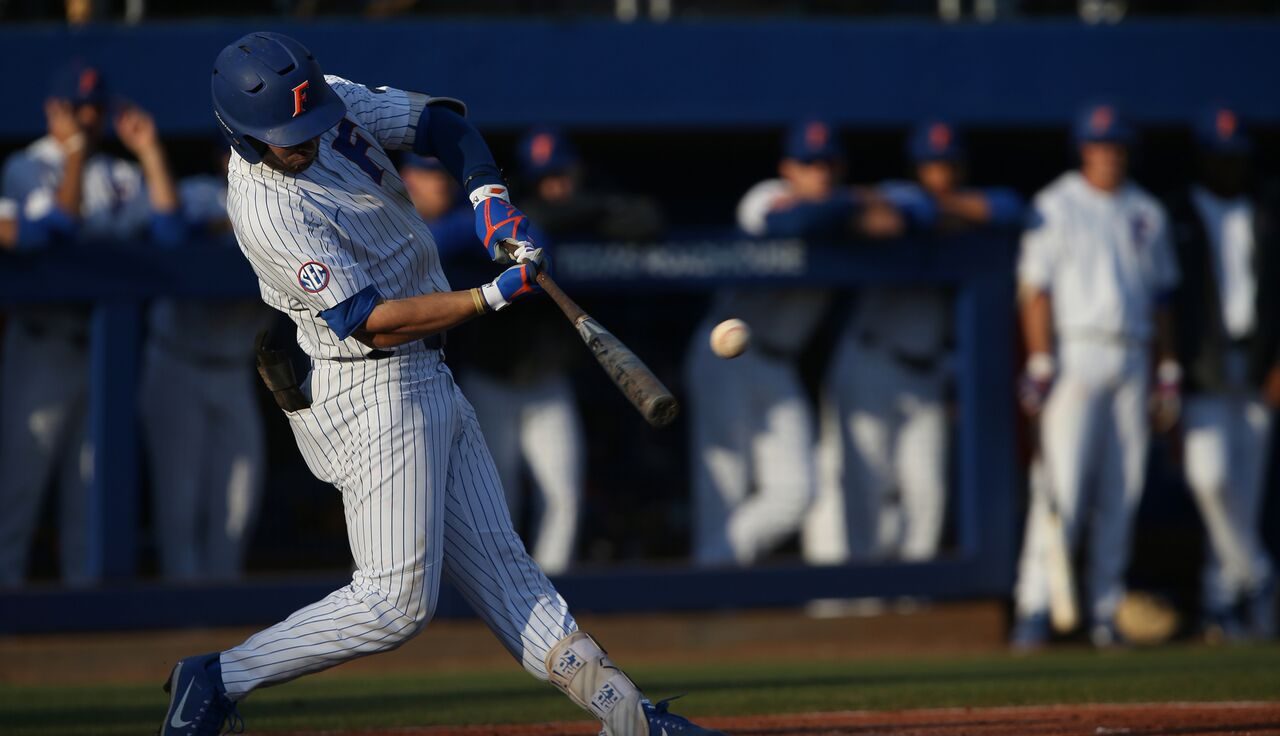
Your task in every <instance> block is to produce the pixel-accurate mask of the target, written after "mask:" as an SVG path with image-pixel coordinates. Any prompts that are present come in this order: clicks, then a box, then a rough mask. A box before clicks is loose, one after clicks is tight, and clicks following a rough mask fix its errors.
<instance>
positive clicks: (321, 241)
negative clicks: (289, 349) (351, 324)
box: [227, 75, 449, 358]
mask: <svg viewBox="0 0 1280 736" xmlns="http://www.w3.org/2000/svg"><path fill="white" fill-rule="evenodd" d="M325 80H326V81H327V82H328V83H329V86H330V87H332V88H333V90H334V92H336V93H337V94H338V96H340V97H341V98H342V100H343V102H345V103H346V106H347V116H346V119H344V120H343V121H342V123H340V124H339V125H337V126H335V127H334V128H332V129H330V130H329V131H327V132H325V133H324V134H323V135H322V136H320V151H319V154H318V155H317V157H316V160H315V161H314V162H313V163H312V164H311V166H310V167H308V168H307V170H306V171H303V172H302V173H301V174H298V175H296V176H292V175H287V174H283V173H281V172H278V171H275V170H274V169H271V168H270V167H268V166H267V165H266V164H262V163H259V164H249V163H248V162H247V161H245V160H244V159H243V158H241V157H240V156H238V155H234V154H233V155H232V158H231V164H230V167H229V171H228V174H227V182H228V193H227V210H228V214H229V215H230V217H231V223H232V226H233V227H234V228H235V233H236V239H237V240H238V241H239V242H240V249H241V250H242V251H244V254H245V256H246V257H247V258H248V259H249V262H250V263H251V264H253V270H254V271H255V272H256V273H257V275H258V280H259V285H260V288H261V291H262V298H263V301H265V302H266V303H267V304H269V305H271V306H272V307H274V308H276V309H278V310H280V311H282V312H284V313H285V314H287V315H289V317H290V318H291V319H292V320H293V321H294V322H295V323H297V325H298V344H299V345H301V346H302V349H303V350H305V351H306V352H307V354H308V355H310V356H312V357H313V358H344V357H360V356H363V355H366V354H367V353H368V352H369V348H368V347H366V346H365V345H363V344H362V343H360V342H359V341H357V340H355V339H354V338H347V339H346V340H339V339H338V336H337V335H336V334H335V333H334V332H333V330H332V329H330V327H329V325H328V323H326V322H325V320H324V319H323V318H322V317H320V312H322V311H324V310H326V309H329V308H331V307H334V306H336V305H338V304H340V303H341V302H343V301H345V300H347V299H348V298H350V297H352V296H354V295H355V294H357V293H359V292H360V291H361V290H363V289H365V288H366V287H369V286H373V287H375V288H376V289H377V290H378V293H379V294H380V295H381V296H382V297H383V298H384V299H398V298H404V297H410V296H415V295H418V294H426V293H431V292H437V291H448V290H449V282H448V281H447V280H446V279H445V275H444V272H443V271H442V270H441V268H440V257H439V255H438V254H437V252H436V246H435V240H434V239H433V238H432V236H431V231H430V230H428V229H427V226H426V225H425V224H424V223H423V222H422V218H420V217H419V216H418V214H417V211H416V210H415V209H414V207H413V202H412V201H410V199H409V195H408V193H407V192H406V191H405V187H404V182H403V181H401V179H400V175H399V174H398V173H397V172H396V167H395V166H394V165H393V164H392V163H391V160H390V159H389V158H388V157H387V152H386V149H388V148H392V149H395V148H405V147H408V146H410V145H412V143H413V138H414V136H415V135H416V133H415V128H414V125H415V124H416V123H417V121H418V116H419V115H420V114H421V112H422V107H421V104H422V103H421V101H419V103H418V104H417V105H414V104H413V102H412V101H411V100H412V98H411V97H410V96H409V95H407V94H406V93H405V92H403V91H401V90H398V89H392V88H387V87H381V88H377V89H369V88H368V87H365V86H364V85H361V84H356V83H355V82H350V81H347V80H345V79H342V78H341V77H335V76H332V75H327V76H326V77H325ZM427 104H430V103H427Z"/></svg>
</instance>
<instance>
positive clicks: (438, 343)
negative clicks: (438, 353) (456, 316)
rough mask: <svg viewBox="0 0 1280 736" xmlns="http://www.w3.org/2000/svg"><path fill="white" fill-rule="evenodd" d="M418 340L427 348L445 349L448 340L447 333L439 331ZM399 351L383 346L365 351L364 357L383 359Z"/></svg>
mask: <svg viewBox="0 0 1280 736" xmlns="http://www.w3.org/2000/svg"><path fill="white" fill-rule="evenodd" d="M418 342H420V343H421V344H422V347H424V348H426V349H427V350H444V344H445V342H446V340H445V333H443V332H437V333H436V334H434V335H427V336H426V337H424V338H422V339H421V340H419V341H418ZM413 344H414V343H409V344H408V345H413ZM408 345H406V347H408ZM397 352H398V351H396V350H383V349H381V348H375V349H373V350H370V351H369V352H368V353H365V356H364V357H366V358H368V359H369V360H383V359H384V358H390V357H391V356H393V355H395V354H396V353H397Z"/></svg>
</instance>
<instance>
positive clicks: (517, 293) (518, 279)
mask: <svg viewBox="0 0 1280 736" xmlns="http://www.w3.org/2000/svg"><path fill="white" fill-rule="evenodd" d="M541 292H542V287H541V286H539V285H538V266H537V264H535V263H518V264H516V265H514V266H512V267H511V268H508V269H507V270H505V271H503V272H502V273H500V274H498V278H496V279H494V280H493V281H490V282H489V283H487V284H485V285H484V286H481V287H480V296H481V298H482V299H484V304H485V307H486V308H487V309H488V311H490V312H497V311H500V310H502V309H504V308H505V307H507V305H509V304H511V303H512V302H515V301H518V300H520V299H523V298H525V297H527V296H530V295H532V294H538V293H541Z"/></svg>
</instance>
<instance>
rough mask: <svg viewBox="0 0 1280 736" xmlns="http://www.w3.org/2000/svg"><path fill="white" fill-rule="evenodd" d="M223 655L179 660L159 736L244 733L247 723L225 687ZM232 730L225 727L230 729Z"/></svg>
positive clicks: (167, 689)
mask: <svg viewBox="0 0 1280 736" xmlns="http://www.w3.org/2000/svg"><path fill="white" fill-rule="evenodd" d="M220 656H221V652H213V653H212V654H201V655H199V656H197V657H187V658H186V659H182V660H178V663H177V664H176V665H174V666H173V672H171V673H170V674H169V680H168V682H166V683H165V684H164V691H165V692H166V693H169V710H168V711H167V712H166V713H165V714H164V723H162V724H160V730H159V731H157V732H156V733H157V736H218V734H221V733H243V732H244V722H243V721H241V720H240V714H239V713H238V712H236V704H235V703H233V702H232V701H231V700H230V699H229V698H228V697H227V694H226V691H225V690H224V689H223V687H222V666H221V663H220V662H219V657H220ZM228 723H229V730H228V731H225V732H224V731H223V730H222V727H223V726H224V725H228Z"/></svg>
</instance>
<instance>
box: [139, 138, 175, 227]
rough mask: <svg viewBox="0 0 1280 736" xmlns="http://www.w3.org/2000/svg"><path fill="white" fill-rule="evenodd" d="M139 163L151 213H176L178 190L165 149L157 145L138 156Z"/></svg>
mask: <svg viewBox="0 0 1280 736" xmlns="http://www.w3.org/2000/svg"><path fill="white" fill-rule="evenodd" d="M138 163H139V164H140V165H141V166H142V176H143V178H144V179H146V182H147V196H148V197H149V198H150V200H151V211H152V212H155V213H157V214H166V213H169V212H176V211H177V209H178V188H177V187H176V186H175V185H174V183H173V174H172V173H170V171H169V162H168V159H167V158H166V157H165V155H164V148H163V147H161V146H160V145H158V144H157V145H155V146H153V147H151V148H149V149H147V150H145V151H142V152H141V153H139V154H138Z"/></svg>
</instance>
